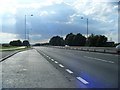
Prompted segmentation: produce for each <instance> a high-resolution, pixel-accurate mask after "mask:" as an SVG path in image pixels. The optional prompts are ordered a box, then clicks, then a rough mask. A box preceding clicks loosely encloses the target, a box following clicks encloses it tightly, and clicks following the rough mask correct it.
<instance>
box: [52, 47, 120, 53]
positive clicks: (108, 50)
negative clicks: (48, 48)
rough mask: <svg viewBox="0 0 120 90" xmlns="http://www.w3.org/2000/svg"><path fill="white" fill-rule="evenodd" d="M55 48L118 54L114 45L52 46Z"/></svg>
mask: <svg viewBox="0 0 120 90" xmlns="http://www.w3.org/2000/svg"><path fill="white" fill-rule="evenodd" d="M52 47H55V48H61V49H68V50H80V51H89V52H100V53H110V54H118V49H117V48H115V47H77V46H67V47H65V46H52Z"/></svg>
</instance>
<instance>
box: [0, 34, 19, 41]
mask: <svg viewBox="0 0 120 90" xmlns="http://www.w3.org/2000/svg"><path fill="white" fill-rule="evenodd" d="M0 38H1V39H0V43H6V42H10V41H11V40H16V39H17V38H18V35H17V34H12V33H2V32H1V33H0Z"/></svg>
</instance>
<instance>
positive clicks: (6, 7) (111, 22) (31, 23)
mask: <svg viewBox="0 0 120 90" xmlns="http://www.w3.org/2000/svg"><path fill="white" fill-rule="evenodd" d="M88 1H90V0H1V1H0V39H1V40H0V43H7V42H9V41H10V40H16V39H20V40H24V38H25V15H26V16H27V18H26V28H27V32H28V31H29V34H30V42H31V43H36V42H47V41H48V40H49V39H50V38H51V37H52V36H54V35H60V36H63V37H65V35H66V34H68V33H71V32H72V33H81V34H84V35H86V30H87V28H86V19H87V18H88V20H89V31H88V33H89V34H91V33H93V34H102V35H106V36H107V37H108V40H113V41H115V42H118V3H117V2H115V1H116V0H115V1H114V0H112V2H111V1H110V0H107V1H106V2H99V1H97V0H91V2H88ZM95 1H96V2H95ZM101 1H102V0H101ZM113 1H114V2H113ZM31 14H33V16H32V17H31V16H30V15H31ZM81 17H83V19H81Z"/></svg>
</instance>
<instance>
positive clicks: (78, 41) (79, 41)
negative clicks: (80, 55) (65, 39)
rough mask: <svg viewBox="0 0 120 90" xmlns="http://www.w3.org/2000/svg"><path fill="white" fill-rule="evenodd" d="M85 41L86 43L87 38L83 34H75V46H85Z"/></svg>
mask: <svg viewBox="0 0 120 90" xmlns="http://www.w3.org/2000/svg"><path fill="white" fill-rule="evenodd" d="M85 43H86V38H85V37H84V36H83V35H82V34H80V33H78V34H77V35H75V36H74V38H73V45H74V46H84V45H85Z"/></svg>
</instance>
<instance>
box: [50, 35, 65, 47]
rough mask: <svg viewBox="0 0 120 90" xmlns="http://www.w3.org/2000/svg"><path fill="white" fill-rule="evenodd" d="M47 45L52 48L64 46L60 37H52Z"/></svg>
mask: <svg viewBox="0 0 120 90" xmlns="http://www.w3.org/2000/svg"><path fill="white" fill-rule="evenodd" d="M49 43H50V45H53V46H64V45H65V43H64V40H63V38H62V37H60V36H54V37H52V38H51V39H50V41H49Z"/></svg>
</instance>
